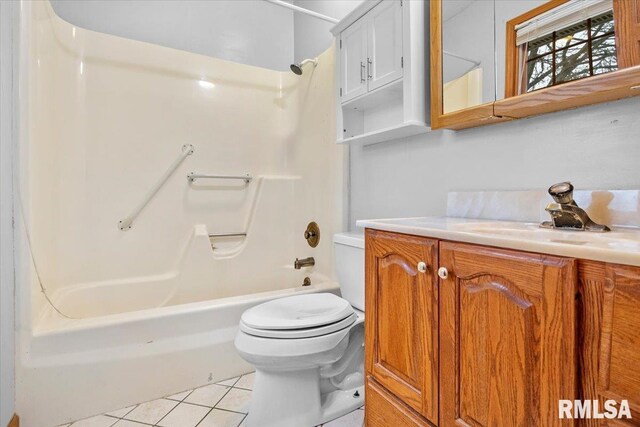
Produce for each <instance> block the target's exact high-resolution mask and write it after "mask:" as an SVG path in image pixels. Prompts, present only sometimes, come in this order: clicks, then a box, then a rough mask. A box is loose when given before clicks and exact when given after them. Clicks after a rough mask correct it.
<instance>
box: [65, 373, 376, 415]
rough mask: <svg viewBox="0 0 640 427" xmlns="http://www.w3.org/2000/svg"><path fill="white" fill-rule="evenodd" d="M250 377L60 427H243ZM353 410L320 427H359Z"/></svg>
mask: <svg viewBox="0 0 640 427" xmlns="http://www.w3.org/2000/svg"><path fill="white" fill-rule="evenodd" d="M253 376H254V374H253V373H250V374H246V375H242V376H240V377H237V378H232V379H230V380H226V381H221V382H219V383H216V384H210V385H207V386H204V387H200V388H196V389H194V390H188V391H185V392H182V393H177V394H174V395H171V396H167V397H164V398H162V399H157V400H152V401H151V402H145V403H141V404H139V405H133V406H129V407H127V408H122V409H119V410H117V411H112V412H108V413H106V414H102V415H98V416H95V417H91V418H86V419H84V420H79V421H75V422H73V423H71V424H63V425H62V426H59V427H112V426H113V427H145V426H147V427H148V426H157V427H196V426H197V427H238V426H240V427H242V426H244V425H245V424H244V419H245V418H246V416H247V412H248V411H249V401H250V400H251V389H252V388H253ZM363 424H364V411H363V410H362V409H358V410H355V411H353V412H351V413H349V414H347V415H345V416H343V417H341V418H339V419H337V420H334V421H331V422H329V423H326V424H324V425H323V427H362V426H363Z"/></svg>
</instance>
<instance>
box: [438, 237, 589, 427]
mask: <svg viewBox="0 0 640 427" xmlns="http://www.w3.org/2000/svg"><path fill="white" fill-rule="evenodd" d="M440 266H441V267H440V268H442V269H446V272H444V271H445V270H441V281H440V360H441V364H440V376H441V378H447V381H442V382H441V383H440V412H441V417H440V425H441V426H455V425H473V426H486V427H497V426H555V425H561V424H566V421H565V422H564V423H563V422H562V420H559V419H558V399H571V400H573V399H575V398H576V396H577V394H576V378H577V375H576V374H577V372H576V366H575V363H574V360H575V358H574V354H575V337H574V333H575V332H574V331H575V303H574V300H575V289H576V262H575V260H572V259H568V258H558V257H552V256H546V255H538V254H530V253H523V252H517V251H512V250H503V249H495V248H487V247H483V246H475V245H468V244H462V243H451V242H442V243H441V244H440ZM443 277H444V278H443Z"/></svg>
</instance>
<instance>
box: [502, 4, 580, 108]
mask: <svg viewBox="0 0 640 427" xmlns="http://www.w3.org/2000/svg"><path fill="white" fill-rule="evenodd" d="M568 1H569V0H551V1H548V2H546V3H544V4H542V5H540V6H538V7H536V8H534V9H531V10H530V11H528V12H525V13H523V14H522V15H520V16H516V17H515V18H513V19H511V20H509V21H507V31H506V35H507V39H506V52H505V61H504V62H505V72H504V78H505V82H504V97H505V98H510V97H513V96H518V95H519V94H518V87H519V86H520V82H519V81H518V70H519V68H520V64H519V63H518V62H519V58H518V57H519V55H518V47H517V46H516V25H518V24H521V23H523V22H525V21H528V20H530V19H533V18H535V17H536V16H538V15H541V14H543V13H545V12H548V11H550V10H552V9H555V8H556V7H558V6H561V5H562V4H564V3H566V2H568Z"/></svg>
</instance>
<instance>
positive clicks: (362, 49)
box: [340, 18, 368, 102]
mask: <svg viewBox="0 0 640 427" xmlns="http://www.w3.org/2000/svg"><path fill="white" fill-rule="evenodd" d="M366 24H367V20H366V19H364V18H361V19H359V20H358V21H356V22H355V23H353V24H352V25H351V26H350V27H349V28H347V29H346V30H344V32H343V33H342V35H341V39H340V96H341V99H342V101H343V102H344V101H348V100H350V99H353V98H357V97H358V96H360V95H363V94H365V93H367V89H368V84H367V83H368V80H367V25H366Z"/></svg>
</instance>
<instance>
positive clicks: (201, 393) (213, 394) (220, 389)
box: [184, 384, 229, 408]
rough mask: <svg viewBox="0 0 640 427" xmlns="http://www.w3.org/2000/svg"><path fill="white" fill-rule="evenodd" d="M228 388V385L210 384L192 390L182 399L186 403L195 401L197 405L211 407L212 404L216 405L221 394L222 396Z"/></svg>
mask: <svg viewBox="0 0 640 427" xmlns="http://www.w3.org/2000/svg"><path fill="white" fill-rule="evenodd" d="M228 390H229V387H224V386H221V385H217V384H211V385H208V386H204V387H200V388H197V389H195V390H193V391H192V392H191V394H190V395H189V396H187V398H186V399H185V400H184V401H185V402H187V403H195V404H197V405H205V406H209V407H211V408H213V407H214V406H216V403H218V402H219V401H220V399H222V396H224V395H225V393H226V392H227V391H228Z"/></svg>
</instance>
